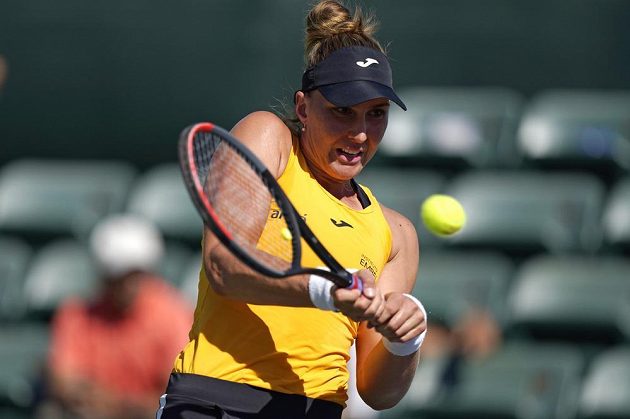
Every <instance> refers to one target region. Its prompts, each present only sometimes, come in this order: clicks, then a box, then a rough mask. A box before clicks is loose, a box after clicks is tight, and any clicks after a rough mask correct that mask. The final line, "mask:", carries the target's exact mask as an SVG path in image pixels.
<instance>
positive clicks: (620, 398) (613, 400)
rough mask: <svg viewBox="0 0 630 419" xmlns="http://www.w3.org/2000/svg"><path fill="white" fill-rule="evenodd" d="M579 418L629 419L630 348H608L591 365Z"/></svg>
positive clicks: (585, 380)
mask: <svg viewBox="0 0 630 419" xmlns="http://www.w3.org/2000/svg"><path fill="white" fill-rule="evenodd" d="M578 417H579V418H580V419H627V418H630V347H628V346H619V347H613V348H610V349H607V350H605V351H603V352H602V353H600V354H599V355H598V356H597V357H596V358H595V359H594V360H593V361H592V362H591V365H590V366H589V368H588V371H587V373H586V376H585V378H584V385H583V387H582V392H581V396H580V402H579V415H578Z"/></svg>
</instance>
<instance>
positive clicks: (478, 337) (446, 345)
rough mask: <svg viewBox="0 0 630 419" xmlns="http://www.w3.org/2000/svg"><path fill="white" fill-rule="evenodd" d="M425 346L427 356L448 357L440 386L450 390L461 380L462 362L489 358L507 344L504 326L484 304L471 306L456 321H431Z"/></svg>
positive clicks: (424, 351)
mask: <svg viewBox="0 0 630 419" xmlns="http://www.w3.org/2000/svg"><path fill="white" fill-rule="evenodd" d="M427 329H428V330H430V333H427V338H426V339H425V342H424V344H423V346H422V354H423V356H425V357H441V358H446V360H447V362H446V364H445V367H444V370H443V372H442V376H441V377H440V383H439V386H440V388H441V389H442V390H443V391H446V392H448V391H450V389H452V388H453V387H454V386H456V385H457V383H458V381H459V367H460V366H461V363H462V361H464V360H465V359H469V358H470V359H472V358H485V357H487V356H490V355H492V354H493V353H494V352H495V351H496V350H498V349H499V348H500V347H501V345H502V343H503V333H502V330H501V325H500V324H499V322H498V321H497V319H496V318H495V316H494V315H493V314H492V313H491V312H490V310H488V309H487V308H484V307H471V308H470V309H469V310H468V311H466V312H465V313H464V314H463V315H462V316H461V317H460V318H459V319H458V320H457V321H456V322H455V323H454V324H452V325H445V324H443V323H437V322H431V317H429V326H428V328H427Z"/></svg>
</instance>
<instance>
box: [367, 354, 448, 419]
mask: <svg viewBox="0 0 630 419" xmlns="http://www.w3.org/2000/svg"><path fill="white" fill-rule="evenodd" d="M445 362H446V359H445V358H427V357H422V356H421V358H420V364H419V366H418V369H417V370H416V375H415V376H414V379H413V381H412V383H411V386H410V387H409V391H407V394H405V396H404V397H403V399H402V400H401V401H400V402H399V403H398V404H397V405H396V406H395V407H393V408H391V409H387V410H384V411H382V412H381V413H380V414H379V416H378V417H379V419H412V418H418V417H419V416H417V414H416V413H415V412H416V411H418V410H421V409H422V408H423V407H424V406H426V405H432V404H436V403H437V401H438V400H440V396H441V394H440V392H441V388H440V380H441V379H440V377H441V375H442V371H443V369H444V364H445ZM422 418H424V416H422Z"/></svg>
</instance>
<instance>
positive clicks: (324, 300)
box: [308, 275, 339, 311]
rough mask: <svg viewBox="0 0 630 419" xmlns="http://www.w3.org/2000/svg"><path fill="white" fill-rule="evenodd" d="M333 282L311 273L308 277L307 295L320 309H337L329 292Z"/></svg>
mask: <svg viewBox="0 0 630 419" xmlns="http://www.w3.org/2000/svg"><path fill="white" fill-rule="evenodd" d="M334 285H335V284H333V283H332V281H329V280H327V279H326V278H323V277H321V276H317V275H311V276H310V277H309V279H308V295H309V296H310V297H311V301H312V302H313V305H314V306H315V307H317V308H319V309H322V310H329V311H339V310H337V307H335V303H334V300H333V297H332V294H331V293H330V289H331V288H332V287H333V286H334Z"/></svg>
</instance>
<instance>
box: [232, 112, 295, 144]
mask: <svg viewBox="0 0 630 419" xmlns="http://www.w3.org/2000/svg"><path fill="white" fill-rule="evenodd" d="M233 129H239V130H242V129H254V130H255V131H256V132H258V133H259V134H260V135H262V136H270V135H271V136H272V137H273V138H279V137H280V136H287V135H288V136H289V138H290V137H291V131H290V130H289V127H287V126H286V124H285V123H284V121H283V120H282V119H281V118H280V117H279V116H278V115H276V114H275V113H273V112H269V111H254V112H251V113H249V114H247V115H245V117H243V118H242V119H241V120H240V121H238V123H237V124H236V125H235V126H234V128H233Z"/></svg>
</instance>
